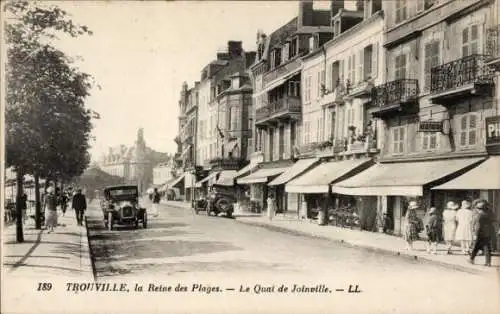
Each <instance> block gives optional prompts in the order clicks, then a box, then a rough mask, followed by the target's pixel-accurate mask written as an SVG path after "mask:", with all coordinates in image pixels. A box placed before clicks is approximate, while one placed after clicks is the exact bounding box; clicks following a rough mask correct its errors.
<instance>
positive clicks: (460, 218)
mask: <svg viewBox="0 0 500 314" xmlns="http://www.w3.org/2000/svg"><path fill="white" fill-rule="evenodd" d="M472 216H473V213H472V209H471V203H470V202H469V201H462V206H461V207H460V209H459V210H458V211H457V223H458V225H457V231H456V234H455V239H456V240H457V241H460V247H461V248H462V253H463V254H468V253H469V251H470V249H471V245H472Z"/></svg>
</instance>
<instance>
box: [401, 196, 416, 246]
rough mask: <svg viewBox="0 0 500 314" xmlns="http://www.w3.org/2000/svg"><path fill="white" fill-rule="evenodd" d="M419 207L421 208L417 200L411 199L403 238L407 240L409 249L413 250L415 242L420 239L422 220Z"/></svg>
mask: <svg viewBox="0 0 500 314" xmlns="http://www.w3.org/2000/svg"><path fill="white" fill-rule="evenodd" d="M417 208H419V206H418V204H417V202H416V201H411V202H410V203H409V204H408V210H407V211H406V215H405V219H404V223H405V224H404V233H403V238H404V239H405V240H406V243H407V247H406V249H407V250H413V242H414V241H416V240H418V233H419V225H420V220H419V219H418V217H417V212H416V209H417Z"/></svg>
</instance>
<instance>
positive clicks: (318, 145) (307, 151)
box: [297, 140, 333, 158]
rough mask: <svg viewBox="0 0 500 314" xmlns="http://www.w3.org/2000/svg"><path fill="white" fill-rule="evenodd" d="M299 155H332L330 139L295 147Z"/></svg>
mask: <svg viewBox="0 0 500 314" xmlns="http://www.w3.org/2000/svg"><path fill="white" fill-rule="evenodd" d="M297 153H298V155H299V157H302V158H304V157H313V156H314V157H328V156H333V143H332V141H331V140H328V141H323V142H314V143H308V144H303V145H300V146H299V147H298V149H297Z"/></svg>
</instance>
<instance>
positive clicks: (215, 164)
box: [209, 157, 245, 170]
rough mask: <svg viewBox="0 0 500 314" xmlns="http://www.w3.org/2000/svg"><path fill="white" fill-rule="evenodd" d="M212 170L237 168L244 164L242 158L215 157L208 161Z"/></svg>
mask: <svg viewBox="0 0 500 314" xmlns="http://www.w3.org/2000/svg"><path fill="white" fill-rule="evenodd" d="M209 164H210V166H211V168H212V169H214V170H239V169H240V168H242V167H243V165H244V164H245V160H244V159H242V158H229V157H224V158H222V157H215V158H213V159H211V160H210V161H209Z"/></svg>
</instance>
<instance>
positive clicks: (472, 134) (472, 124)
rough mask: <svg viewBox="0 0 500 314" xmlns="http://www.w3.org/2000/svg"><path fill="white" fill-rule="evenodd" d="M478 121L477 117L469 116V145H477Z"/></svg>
mask: <svg viewBox="0 0 500 314" xmlns="http://www.w3.org/2000/svg"><path fill="white" fill-rule="evenodd" d="M476 128H477V121H476V116H475V115H470V116H469V143H468V144H469V145H476V135H477V130H476Z"/></svg>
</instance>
